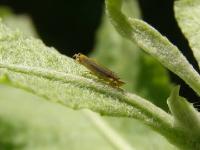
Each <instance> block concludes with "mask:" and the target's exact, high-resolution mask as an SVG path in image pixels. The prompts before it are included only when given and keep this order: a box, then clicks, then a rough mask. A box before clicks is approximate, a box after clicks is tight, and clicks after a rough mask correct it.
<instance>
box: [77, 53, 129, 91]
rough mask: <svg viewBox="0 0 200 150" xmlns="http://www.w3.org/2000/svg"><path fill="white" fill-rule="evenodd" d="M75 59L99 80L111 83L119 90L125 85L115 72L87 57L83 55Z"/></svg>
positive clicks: (78, 55) (79, 54)
mask: <svg viewBox="0 0 200 150" xmlns="http://www.w3.org/2000/svg"><path fill="white" fill-rule="evenodd" d="M73 58H74V59H75V60H76V61H77V62H79V63H80V64H82V65H83V66H85V67H86V68H87V69H89V70H90V71H91V73H92V74H94V75H96V76H97V77H98V78H100V79H103V80H104V81H106V82H109V84H110V85H111V86H113V87H117V88H119V87H120V86H122V85H123V84H125V82H123V81H121V80H120V78H119V77H118V76H117V75H116V74H115V73H114V72H112V71H111V70H109V69H108V68H106V67H104V66H102V65H99V64H98V63H97V62H96V61H94V60H93V59H91V58H88V57H87V56H85V55H83V54H81V53H78V54H75V55H74V56H73Z"/></svg>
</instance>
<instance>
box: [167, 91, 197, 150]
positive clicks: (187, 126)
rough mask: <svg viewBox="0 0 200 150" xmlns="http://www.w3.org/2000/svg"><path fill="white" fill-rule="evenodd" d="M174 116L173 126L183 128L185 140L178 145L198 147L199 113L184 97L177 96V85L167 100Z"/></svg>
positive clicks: (188, 147)
mask: <svg viewBox="0 0 200 150" xmlns="http://www.w3.org/2000/svg"><path fill="white" fill-rule="evenodd" d="M167 102H168V105H169V108H170V110H171V112H172V114H173V116H174V128H178V129H179V130H183V131H184V132H185V134H186V135H187V137H183V139H184V138H187V140H186V141H185V143H183V145H182V144H181V145H180V147H183V148H186V147H187V149H199V148H200V143H199V141H200V114H199V112H198V111H197V110H195V108H194V107H193V105H192V104H190V103H189V102H188V101H187V100H186V99H185V98H183V97H180V96H179V87H176V88H174V90H173V91H172V93H171V95H170V97H169V98H168V100H167Z"/></svg>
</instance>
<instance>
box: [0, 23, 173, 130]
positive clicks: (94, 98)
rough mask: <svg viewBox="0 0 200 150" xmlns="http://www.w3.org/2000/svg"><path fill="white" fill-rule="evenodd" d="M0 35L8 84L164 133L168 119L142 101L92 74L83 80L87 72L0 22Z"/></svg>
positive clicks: (0, 56) (1, 64) (1, 59)
mask: <svg viewBox="0 0 200 150" xmlns="http://www.w3.org/2000/svg"><path fill="white" fill-rule="evenodd" d="M0 35H1V36H0V68H1V69H0V72H3V73H5V74H6V75H7V76H8V78H9V83H8V84H11V85H12V86H15V87H18V88H22V89H25V90H28V91H30V92H32V93H35V94H37V95H40V96H42V97H45V98H46V99H48V100H50V101H53V102H57V103H61V104H63V105H65V106H68V107H71V108H74V109H81V108H89V109H91V110H93V111H96V112H99V113H100V114H104V115H110V116H118V117H119V116H121V117H122V116H123V117H133V118H137V119H139V120H142V121H144V122H145V123H146V124H148V125H150V126H152V128H155V129H156V130H158V131H160V130H162V131H163V128H164V131H165V130H168V128H169V126H170V124H171V116H169V115H168V114H167V113H165V112H164V111H162V110H160V109H159V108H157V107H155V106H154V105H153V104H151V103H150V102H147V101H145V100H144V99H143V98H141V97H139V96H137V95H134V94H130V93H126V92H124V91H123V90H120V89H116V88H112V87H111V86H110V85H108V84H105V83H103V82H101V81H99V80H98V79H97V78H96V77H95V76H93V75H87V77H85V76H84V74H85V71H87V70H86V69H85V68H84V67H83V66H81V65H79V64H77V63H76V62H75V61H74V60H73V59H71V58H68V57H65V56H63V55H61V54H59V53H58V52H57V51H56V50H55V49H54V48H48V47H46V46H45V45H44V44H43V43H42V42H41V41H40V40H37V39H34V38H31V37H30V38H29V37H26V36H24V35H23V34H21V33H20V32H15V31H12V30H10V29H9V28H7V27H5V26H4V25H3V24H2V23H1V24H0ZM166 118H167V119H166ZM149 120H152V121H149ZM158 124H160V125H159V126H158ZM165 128H166V129H165Z"/></svg>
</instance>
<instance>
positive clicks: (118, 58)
mask: <svg viewBox="0 0 200 150" xmlns="http://www.w3.org/2000/svg"><path fill="white" fill-rule="evenodd" d="M124 4H125V5H123V6H124V7H123V10H124V11H125V12H126V14H128V15H129V16H133V17H137V18H138V17H139V16H140V14H139V10H138V4H137V1H135V0H126V1H125V2H124ZM102 20H103V21H102V24H101V26H100V29H99V30H98V32H97V40H96V41H97V43H96V46H95V51H94V52H93V53H92V57H94V58H95V59H97V60H98V61H99V62H101V63H102V64H104V65H105V66H107V67H109V68H111V69H112V70H114V72H116V73H117V74H119V76H120V77H121V78H122V80H124V81H125V82H126V84H125V85H124V86H123V88H124V89H126V90H128V91H130V92H134V93H137V94H138V95H141V96H143V97H144V98H148V99H149V100H150V101H152V102H153V103H154V104H156V105H158V106H159V107H161V108H164V109H165V110H168V107H167V104H166V99H167V98H168V96H169V94H170V87H171V85H170V81H169V77H168V73H167V71H166V70H165V69H164V68H163V67H162V66H161V65H160V63H159V62H157V61H156V60H155V59H154V58H152V57H149V56H148V55H147V54H146V53H144V52H142V51H141V50H140V49H139V48H138V47H137V46H136V45H135V44H133V43H132V42H131V41H129V40H127V39H125V38H123V37H121V36H120V35H119V34H118V33H117V32H116V30H115V29H114V28H113V26H112V24H111V23H110V22H109V19H108V17H107V16H105V15H104V16H103V19H102Z"/></svg>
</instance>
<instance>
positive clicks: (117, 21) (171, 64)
mask: <svg viewBox="0 0 200 150" xmlns="http://www.w3.org/2000/svg"><path fill="white" fill-rule="evenodd" d="M116 3H117V4H116ZM119 4H121V0H106V6H107V12H108V14H109V17H110V19H111V22H112V23H113V25H114V26H115V28H116V30H117V31H118V32H119V33H120V34H121V35H122V36H124V37H126V38H128V39H129V40H131V41H132V42H134V43H137V44H138V45H139V46H140V47H141V48H142V49H143V50H144V51H146V52H147V53H149V54H151V55H152V56H154V57H155V58H156V59H157V60H159V61H160V63H161V64H162V65H164V66H165V67H167V68H168V69H169V70H171V71H172V72H174V73H175V74H177V75H178V76H179V77H180V78H182V79H183V80H184V81H185V82H186V83H187V84H188V85H189V86H190V87H191V88H193V89H194V91H196V92H197V93H198V94H199V95H200V77H199V74H198V73H197V72H196V70H195V69H194V68H193V67H192V66H191V65H190V63H189V62H188V61H187V59H186V58H185V57H184V56H183V55H182V53H181V52H180V51H179V50H178V48H177V47H176V46H174V45H173V44H172V43H171V42H169V40H168V39H167V38H165V37H164V36H162V35H161V34H160V33H159V32H158V31H157V30H155V29H154V28H153V27H151V26H150V25H148V24H147V23H145V22H143V21H141V20H138V19H132V18H127V17H126V16H125V15H124V14H122V12H121V10H120V9H119V8H120V7H119ZM116 6H117V7H116Z"/></svg>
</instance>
